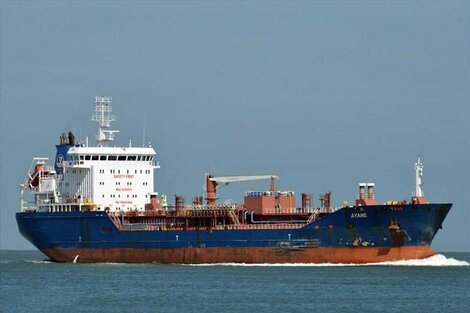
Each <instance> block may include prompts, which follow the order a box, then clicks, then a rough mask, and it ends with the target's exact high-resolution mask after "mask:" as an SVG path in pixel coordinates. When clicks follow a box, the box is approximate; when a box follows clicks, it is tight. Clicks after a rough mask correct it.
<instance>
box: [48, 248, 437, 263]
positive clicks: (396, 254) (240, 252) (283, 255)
mask: <svg viewBox="0 0 470 313" xmlns="http://www.w3.org/2000/svg"><path fill="white" fill-rule="evenodd" d="M42 252H43V253H44V254H46V255H47V256H49V257H50V258H51V260H54V261H57V262H72V261H73V260H74V259H75V258H76V256H78V258H77V261H78V262H82V263H93V262H117V263H150V262H157V263H181V264H201V263H271V264H276V263H346V264H348V263H354V264H363V263H375V262H385V261H396V260H405V259H421V258H427V257H430V256H432V255H434V254H435V252H434V251H433V250H432V249H431V248H430V247H429V246H424V247H396V248H375V247H354V248H180V249H81V248H79V249H60V248H56V249H44V250H42Z"/></svg>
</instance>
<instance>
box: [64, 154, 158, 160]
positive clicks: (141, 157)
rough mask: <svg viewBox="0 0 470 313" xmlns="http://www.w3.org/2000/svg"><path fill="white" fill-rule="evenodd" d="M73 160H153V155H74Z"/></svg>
mask: <svg viewBox="0 0 470 313" xmlns="http://www.w3.org/2000/svg"><path fill="white" fill-rule="evenodd" d="M72 160H73V161H78V160H80V161H90V160H91V161H153V156H152V155H73V156H72Z"/></svg>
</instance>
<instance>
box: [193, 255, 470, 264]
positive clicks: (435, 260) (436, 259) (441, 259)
mask: <svg viewBox="0 0 470 313" xmlns="http://www.w3.org/2000/svg"><path fill="white" fill-rule="evenodd" d="M188 265H189V266H283V267H302V266H310V267H329V266H337V267H341V266H470V263H468V262H466V261H460V260H456V259H454V258H448V257H446V256H445V255H442V254H436V255H433V256H431V257H429V258H426V259H412V260H402V261H390V262H377V263H366V264H354V263H287V264H281V263H274V264H270V263H250V264H249V263H203V264H188Z"/></svg>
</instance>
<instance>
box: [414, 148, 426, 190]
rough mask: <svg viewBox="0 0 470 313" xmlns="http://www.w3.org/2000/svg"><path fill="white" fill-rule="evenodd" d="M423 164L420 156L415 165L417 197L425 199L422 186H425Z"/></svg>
mask: <svg viewBox="0 0 470 313" xmlns="http://www.w3.org/2000/svg"><path fill="white" fill-rule="evenodd" d="M423 168H424V166H423V163H422V162H421V157H420V156H419V155H418V160H417V161H416V163H415V178H416V193H415V196H416V197H423V196H424V194H423V190H422V189H421V186H423V180H422V177H423Z"/></svg>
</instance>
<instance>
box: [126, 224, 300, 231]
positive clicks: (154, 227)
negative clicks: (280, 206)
mask: <svg viewBox="0 0 470 313" xmlns="http://www.w3.org/2000/svg"><path fill="white" fill-rule="evenodd" d="M303 226H304V224H294V223H280V224H237V225H235V224H230V225H217V226H215V227H203V226H201V227H195V226H189V227H186V226H181V225H174V224H173V225H172V224H168V223H125V224H122V226H120V227H118V228H119V229H120V230H123V231H175V230H179V231H206V230H274V229H299V228H302V227H303Z"/></svg>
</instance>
